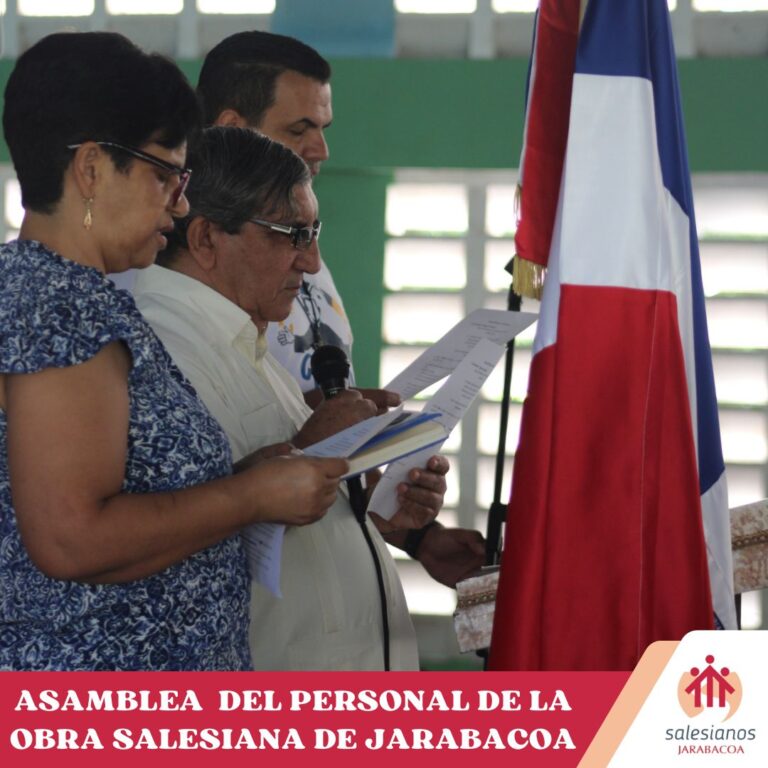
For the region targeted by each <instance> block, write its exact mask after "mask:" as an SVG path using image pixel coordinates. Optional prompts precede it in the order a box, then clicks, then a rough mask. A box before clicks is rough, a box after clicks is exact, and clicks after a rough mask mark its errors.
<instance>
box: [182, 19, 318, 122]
mask: <svg viewBox="0 0 768 768" xmlns="http://www.w3.org/2000/svg"><path fill="white" fill-rule="evenodd" d="M287 71H291V72H298V73H299V74H300V75H304V76H305V77H310V78H312V79H313V80H317V81H318V82H319V83H323V84H325V83H327V82H328V81H329V80H330V79H331V65H330V64H329V63H328V62H327V61H326V60H325V59H324V58H323V57H322V56H321V55H320V54H319V53H318V52H317V51H316V50H315V49H314V48H310V46H308V45H306V44H305V43H302V42H301V40H297V39H296V38H295V37H288V36H287V35H276V34H274V33H273V32H261V31H260V30H252V31H248V32H238V33H236V34H234V35H230V36H229V37H227V38H224V40H222V41H221V42H220V43H219V44H218V45H216V46H214V47H213V48H211V50H210V51H209V53H208V55H207V56H206V57H205V61H203V67H202V69H201V70H200V78H199V79H198V82H197V95H198V98H199V99H200V103H201V106H202V109H203V118H204V120H205V124H206V125H213V123H214V122H215V121H216V118H217V117H218V116H219V115H220V114H221V113H222V111H223V110H225V109H234V110H236V111H237V112H238V113H239V114H240V115H241V116H242V117H244V118H245V119H246V120H247V121H248V124H249V125H250V126H251V127H254V128H258V127H259V124H260V123H261V121H262V119H263V117H264V113H265V112H266V111H267V110H268V109H269V108H270V107H271V106H272V105H273V104H274V103H275V87H276V83H277V78H278V77H279V76H280V75H282V74H283V72H287Z"/></svg>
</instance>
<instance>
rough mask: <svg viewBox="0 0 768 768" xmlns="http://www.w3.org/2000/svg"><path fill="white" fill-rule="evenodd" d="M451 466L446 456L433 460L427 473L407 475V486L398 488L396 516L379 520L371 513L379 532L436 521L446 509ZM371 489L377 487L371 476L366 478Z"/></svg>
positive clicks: (422, 471)
mask: <svg viewBox="0 0 768 768" xmlns="http://www.w3.org/2000/svg"><path fill="white" fill-rule="evenodd" d="M449 469H450V464H449V463H448V459H446V458H445V456H439V455H438V456H432V458H430V460H429V461H428V462H427V466H426V468H424V469H412V470H411V471H410V472H409V473H408V481H409V482H407V483H401V484H400V485H399V486H398V487H397V494H398V501H399V506H398V509H397V512H395V514H394V515H393V516H392V517H391V518H390V519H389V520H384V518H382V517H379V515H377V514H376V513H375V512H369V514H370V516H371V519H372V520H373V522H374V523H375V525H376V527H377V528H378V529H379V532H380V533H382V534H384V533H391V532H393V531H398V530H402V529H410V528H423V527H424V526H425V525H426V524H427V523H430V522H432V520H434V519H435V517H437V513H438V512H439V511H440V509H441V508H442V506H443V498H444V497H445V490H446V483H445V476H446V474H448V470H449ZM366 479H367V481H368V487H369V489H370V488H371V487H372V486H373V485H375V482H373V483H372V480H373V479H374V478H373V477H372V475H371V474H370V473H369V474H368V475H366Z"/></svg>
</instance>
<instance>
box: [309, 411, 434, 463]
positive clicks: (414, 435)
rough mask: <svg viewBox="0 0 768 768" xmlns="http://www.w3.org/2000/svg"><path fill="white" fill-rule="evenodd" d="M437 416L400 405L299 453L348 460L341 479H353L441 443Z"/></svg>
mask: <svg viewBox="0 0 768 768" xmlns="http://www.w3.org/2000/svg"><path fill="white" fill-rule="evenodd" d="M438 416H439V414H437V413H412V412H408V411H404V410H403V406H402V405H401V406H399V407H397V408H394V409H392V410H391V411H388V412H387V413H385V414H382V415H381V416H373V417H371V418H370V419H365V420H364V421H361V422H359V423H358V424H354V425H353V426H351V427H349V428H348V429H345V430H342V431H341V432H338V433H337V434H335V435H331V437H328V438H326V439H325V440H321V441H320V442H319V443H315V444H314V445H310V446H309V447H307V448H305V449H304V451H303V452H304V454H305V455H307V456H344V457H345V458H347V459H348V460H349V471H348V472H347V474H346V475H344V478H347V477H354V476H355V475H360V474H362V473H363V472H367V471H368V470H369V469H373V468H374V467H378V466H381V465H382V464H389V462H391V461H395V460H396V459H401V458H403V457H404V456H408V455H410V454H412V453H415V452H416V451H420V450H422V449H423V448H429V447H430V446H433V445H438V444H439V443H442V442H443V441H444V440H445V439H446V437H448V433H449V430H447V429H446V428H445V427H444V426H443V425H442V424H441V423H440V422H439V421H438V420H437V418H438Z"/></svg>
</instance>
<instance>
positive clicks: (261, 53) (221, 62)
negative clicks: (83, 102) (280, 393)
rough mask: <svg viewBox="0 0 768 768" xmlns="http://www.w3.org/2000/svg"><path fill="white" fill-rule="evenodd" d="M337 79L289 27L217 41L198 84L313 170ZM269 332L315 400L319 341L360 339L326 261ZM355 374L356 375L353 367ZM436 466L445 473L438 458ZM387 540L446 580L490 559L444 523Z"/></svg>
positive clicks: (228, 116) (381, 396) (479, 543)
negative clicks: (287, 30)
mask: <svg viewBox="0 0 768 768" xmlns="http://www.w3.org/2000/svg"><path fill="white" fill-rule="evenodd" d="M330 78H331V67H330V65H329V63H328V62H327V61H326V60H325V59H324V58H323V57H322V56H321V55H320V54H319V53H318V52H317V51H316V50H315V49H314V48H311V47H310V46H308V45H305V44H304V43H302V42H301V41H299V40H296V39H295V38H292V37H287V36H285V35H276V34H272V33H269V32H259V31H248V32H239V33H237V34H234V35H231V36H230V37H227V38H225V39H224V40H222V41H221V42H220V43H219V44H218V45H216V46H215V47H214V48H212V49H211V51H210V52H209V53H208V55H207V56H206V58H205V61H204V62H203V67H202V69H201V71H200V79H199V81H198V86H197V91H198V95H199V96H200V100H201V103H202V105H203V118H204V120H205V122H206V124H208V125H224V126H238V127H241V128H250V129H252V130H257V131H259V132H260V133H263V134H264V135H265V136H269V138H271V139H273V140H274V141H279V142H280V143H281V144H284V145H285V146H287V147H290V148H291V149H292V150H293V151H294V152H296V154H298V155H299V156H300V157H301V158H302V159H303V160H304V161H305V162H306V163H307V165H308V166H309V169H310V172H311V174H312V176H313V177H314V176H315V175H317V174H318V173H319V172H320V167H321V165H322V163H323V162H325V161H326V160H327V159H328V144H327V143H326V140H325V130H326V129H327V128H328V127H329V126H330V124H331V121H332V119H333V109H332V104H331V85H330ZM267 338H268V339H269V348H270V351H271V352H272V354H273V355H274V356H275V358H276V359H277V360H278V361H279V362H280V363H281V364H282V365H283V366H284V367H285V368H286V369H287V370H288V371H289V372H290V374H291V375H292V376H293V377H294V379H296V381H297V382H298V384H299V386H300V387H301V389H302V390H303V391H304V392H305V398H306V399H307V402H309V403H311V404H315V403H317V402H318V401H319V399H320V397H319V394H318V393H317V391H316V390H314V387H315V384H314V381H313V379H312V376H311V373H310V367H309V360H310V358H311V355H312V352H313V351H314V348H315V347H316V346H317V345H318V344H333V345H334V346H338V347H342V348H343V349H344V350H345V352H346V353H347V356H348V357H349V358H350V360H351V354H350V353H351V347H352V329H351V328H350V325H349V321H348V319H347V316H346V314H345V313H344V307H343V304H342V300H341V297H340V296H339V294H338V291H337V290H336V286H335V285H334V282H333V277H332V275H331V272H330V270H329V269H328V267H327V265H326V264H325V263H324V262H323V261H322V259H320V262H319V269H318V271H317V272H316V273H314V274H306V275H305V276H304V280H303V281H302V285H301V290H300V292H299V294H298V296H297V299H296V301H295V302H294V303H293V306H292V308H291V311H290V314H289V315H288V316H287V317H286V318H285V319H284V320H283V321H282V322H280V323H272V324H271V325H270V327H269V328H268V330H267ZM350 380H352V381H354V374H352V375H351V376H350ZM362 392H363V393H364V394H365V396H366V397H368V398H371V399H373V400H374V401H375V402H376V403H377V405H379V406H380V407H383V406H388V405H393V404H395V403H396V400H392V399H391V398H392V393H387V392H384V391H383V390H370V389H365V390H362ZM443 461H444V459H443ZM429 466H430V467H431V468H432V469H433V470H435V471H438V472H442V471H445V470H444V469H443V468H442V466H443V465H442V464H441V463H440V460H439V459H438V458H434V459H432V460H431V463H430V465H429ZM445 469H446V470H447V464H446V465H445ZM387 540H388V541H389V543H390V544H393V545H394V546H397V547H400V548H401V549H404V550H405V551H406V552H407V553H408V554H409V555H410V556H411V557H413V558H415V559H417V560H419V561H420V562H421V563H422V565H423V566H424V567H425V568H426V570H427V572H428V573H429V574H430V575H431V576H432V577H433V578H435V579H436V580H437V581H439V582H441V583H442V584H445V585H448V586H454V585H455V584H456V582H457V581H458V580H460V579H462V578H464V577H465V576H467V575H468V574H469V573H471V572H472V571H474V570H475V569H477V568H478V567H480V566H481V565H483V563H484V561H485V547H484V542H483V537H482V536H481V535H480V533H479V532H478V531H469V530H465V529H461V528H443V527H442V526H441V525H440V524H439V523H437V522H436V521H434V522H433V523H431V524H430V525H429V526H428V527H427V528H425V529H422V530H420V531H413V532H410V533H408V534H405V533H403V532H398V533H394V534H388V538H387Z"/></svg>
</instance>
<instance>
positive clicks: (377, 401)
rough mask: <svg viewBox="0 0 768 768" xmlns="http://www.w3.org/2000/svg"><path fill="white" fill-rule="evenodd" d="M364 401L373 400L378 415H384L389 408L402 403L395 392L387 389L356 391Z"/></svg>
mask: <svg viewBox="0 0 768 768" xmlns="http://www.w3.org/2000/svg"><path fill="white" fill-rule="evenodd" d="M357 391H358V392H359V393H360V394H361V395H362V396H363V397H364V398H365V399H366V400H373V403H374V405H375V406H376V408H377V412H378V414H379V415H381V414H382V413H386V412H387V411H388V410H389V409H390V408H396V407H397V406H398V405H400V403H401V402H402V401H401V399H400V395H398V394H397V392H390V391H389V390H388V389H358V390H357Z"/></svg>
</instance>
